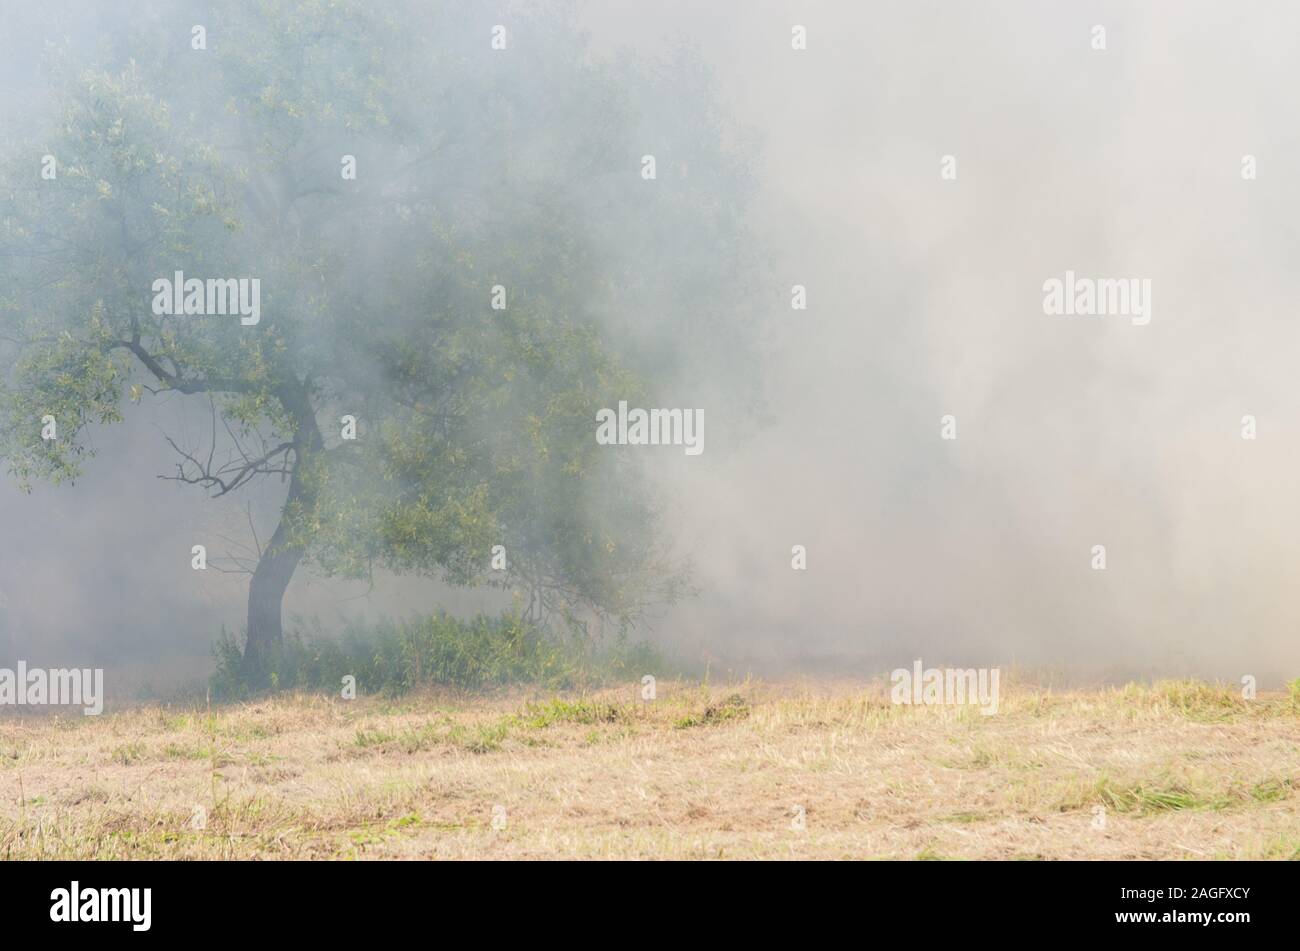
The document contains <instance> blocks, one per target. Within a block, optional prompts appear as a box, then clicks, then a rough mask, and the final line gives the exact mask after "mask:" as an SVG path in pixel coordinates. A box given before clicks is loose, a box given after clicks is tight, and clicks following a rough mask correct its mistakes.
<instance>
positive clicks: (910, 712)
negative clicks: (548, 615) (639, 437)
mask: <svg viewBox="0 0 1300 951" xmlns="http://www.w3.org/2000/svg"><path fill="white" fill-rule="evenodd" d="M640 689H641V688H640V685H639V684H629V685H628V686H626V687H623V688H620V689H608V690H602V691H596V692H592V693H588V694H585V695H578V694H570V695H563V696H556V695H553V694H548V693H546V692H543V691H540V690H527V691H522V690H511V691H504V692H497V693H493V694H491V695H488V696H483V695H470V694H463V693H448V692H433V693H419V694H410V695H406V696H402V697H399V698H396V699H393V698H382V697H361V698H358V699H356V700H352V701H347V700H343V699H341V698H329V697H322V696H310V695H302V694H291V695H281V696H278V697H275V698H273V699H268V700H261V701H257V702H252V703H244V704H231V705H217V704H213V705H212V706H211V707H210V709H209V708H207V707H205V706H204V705H202V704H200V705H198V706H195V707H190V708H185V707H177V706H143V707H136V708H133V709H128V710H121V711H117V712H108V713H105V714H104V715H102V716H100V717H83V716H81V715H79V714H78V715H75V716H69V715H67V714H62V715H60V716H58V717H53V716H37V717H32V716H27V717H22V718H18V717H14V716H12V715H6V716H4V717H0V857H3V858H8V859H28V858H45V857H48V858H105V859H108V858H113V859H117V858H180V859H200V858H201V859H209V858H262V859H276V858H364V859H380V858H408V859H409V858H420V859H424V858H429V859H433V858H438V859H457V858H484V859H505V858H672V859H686V858H721V859H742V858H998V859H1013V858H1014V859H1019V858H1033V859H1060V858H1090V859H1091V858H1131V859H1147V858H1162V859H1177V858H1204V857H1213V858H1289V859H1296V858H1300V697H1297V696H1296V695H1295V694H1294V693H1292V694H1266V693H1261V694H1260V695H1259V697H1258V698H1257V699H1254V700H1249V701H1248V700H1243V699H1242V698H1241V697H1240V695H1239V691H1237V690H1234V689H1231V688H1225V687H1216V686H1211V685H1207V684H1200V683H1195V682H1176V683H1160V684H1155V685H1152V686H1128V687H1121V688H1107V689H1098V690H1089V691H1073V692H1061V691H1050V690H1046V689H1042V688H1038V687H1034V686H1032V685H1028V684H1017V683H1012V684H1011V685H1010V686H1008V685H1007V683H1006V682H1005V681H1004V683H1003V685H1002V698H1001V705H1000V708H999V711H998V712H997V713H996V714H995V715H992V716H983V715H981V714H980V713H979V711H978V710H977V709H975V708H969V707H967V708H962V707H951V706H949V707H920V706H917V707H909V706H895V705H893V704H891V703H890V702H889V697H888V691H887V685H886V684H884V683H882V682H872V683H827V682H798V683H761V682H753V681H747V682H744V683H733V684H725V685H719V684H712V685H702V684H691V683H678V682H663V681H661V682H660V683H659V684H658V685H657V697H656V699H654V700H652V701H648V702H645V701H642V700H641V699H640Z"/></svg>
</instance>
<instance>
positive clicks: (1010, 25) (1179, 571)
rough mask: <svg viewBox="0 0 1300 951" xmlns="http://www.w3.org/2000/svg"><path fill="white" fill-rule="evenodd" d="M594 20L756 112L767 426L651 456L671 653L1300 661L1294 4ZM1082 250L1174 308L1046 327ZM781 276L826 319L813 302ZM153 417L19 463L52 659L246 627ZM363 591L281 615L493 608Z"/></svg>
mask: <svg viewBox="0 0 1300 951" xmlns="http://www.w3.org/2000/svg"><path fill="white" fill-rule="evenodd" d="M0 3H2V5H3V8H4V10H5V17H6V18H8V17H9V14H10V11H11V9H12V11H13V13H14V23H15V25H14V26H13V27H12V28H11V29H9V30H8V31H3V32H0V80H2V81H3V84H4V85H3V88H4V91H5V93H6V94H5V95H4V96H0V121H3V120H4V118H5V116H6V115H8V116H11V117H12V115H13V114H14V111H15V110H18V109H27V110H33V109H39V103H40V96H41V90H40V88H39V81H38V79H37V77H36V74H35V72H34V63H35V59H34V54H33V50H35V49H39V46H40V42H39V41H40V37H41V36H42V31H44V30H47V29H48V26H49V24H48V21H47V20H45V19H42V18H40V17H38V16H37V15H36V14H35V13H32V12H25V11H26V8H27V5H26V4H18V3H16V2H15V0H0ZM53 6H55V7H63V8H65V9H72V10H76V9H79V8H77V7H74V6H70V5H68V4H54V5H53ZM81 9H84V7H82V8H81ZM581 10H582V15H581V18H580V19H581V21H582V22H583V23H584V25H585V26H586V27H587V28H588V29H589V30H590V34H591V40H592V44H593V47H594V49H595V50H596V51H598V52H600V53H603V54H608V55H611V56H617V55H621V53H620V51H623V50H628V49H631V50H634V51H636V52H638V53H643V54H653V53H655V52H656V51H662V50H669V49H672V48H674V47H676V46H678V45H680V44H682V43H685V44H688V45H690V46H692V47H694V48H695V49H696V50H697V51H698V52H699V54H700V56H701V57H702V58H703V59H704V60H705V61H706V62H707V63H709V64H710V65H711V66H712V67H713V69H714V71H715V75H716V79H717V83H718V88H719V90H720V93H721V99H722V101H723V103H724V105H725V106H726V108H727V109H728V110H730V112H731V113H732V115H733V116H734V117H735V118H736V119H738V120H739V122H740V123H742V124H743V125H745V126H748V127H749V128H751V129H752V130H754V131H755V132H756V133H757V136H756V142H757V151H756V152H755V154H754V157H753V158H754V168H755V171H756V173H757V180H758V186H759V187H758V192H757V195H756V199H755V206H754V208H753V209H752V214H753V217H754V227H755V231H756V232H757V233H759V234H760V235H762V236H763V239H764V240H765V241H766V242H767V243H768V244H769V245H770V248H771V252H772V261H773V270H772V273H771V274H770V275H767V277H768V278H770V282H771V285H772V289H773V292H772V295H771V299H772V313H771V314H770V315H769V316H770V320H769V326H770V327H771V332H770V340H768V341H767V350H768V357H769V358H768V363H767V366H766V370H765V379H766V382H767V386H768V400H769V409H770V413H771V416H772V420H771V423H770V425H769V426H767V427H766V428H765V429H763V430H761V431H760V432H759V433H758V434H757V435H756V436H755V437H753V438H752V439H751V440H750V441H749V442H748V443H747V444H746V445H745V446H744V447H743V448H742V449H740V450H739V451H736V452H729V453H724V452H716V453H711V452H709V451H706V452H705V453H704V454H703V455H702V456H699V457H691V458H683V457H681V456H680V455H674V454H670V453H657V454H655V455H654V456H653V457H652V458H650V459H648V464H649V465H650V466H651V467H652V469H653V470H654V471H655V472H657V473H659V474H660V475H661V476H662V479H663V482H664V485H665V491H666V492H667V493H668V497H669V498H670V500H671V502H672V505H671V507H670V512H671V517H672V523H673V528H674V532H675V534H676V536H677V539H678V545H679V549H680V550H681V551H682V552H683V553H684V554H689V555H691V556H692V557H693V559H694V562H695V565H696V569H697V575H696V583H697V585H698V586H699V587H700V589H701V593H700V596H699V597H698V598H696V599H694V600H693V601H691V602H689V603H687V604H685V605H682V606H681V607H679V608H677V609H675V610H674V611H672V612H670V613H669V614H668V615H666V616H665V617H664V618H662V619H661V620H660V621H659V622H658V623H657V624H656V625H655V627H654V630H653V631H652V632H651V634H652V635H653V636H654V637H656V638H660V639H664V640H669V641H672V642H675V643H677V644H679V645H683V646H684V648H685V649H686V651H687V652H688V653H692V654H699V653H701V652H705V653H707V655H708V656H712V657H716V658H718V662H719V664H721V665H724V666H732V667H736V668H739V669H743V668H744V667H745V666H746V665H748V664H751V663H752V664H757V665H760V667H763V668H764V669H771V668H774V667H776V666H777V665H781V664H786V663H791V662H797V663H798V664H799V665H800V666H803V667H809V666H811V667H821V668H827V667H829V668H831V669H835V670H838V671H840V672H844V673H876V672H878V671H879V670H881V669H886V668H891V667H895V666H900V665H905V664H909V663H910V662H911V660H912V659H913V658H914V657H918V656H919V657H924V658H925V659H926V660H927V662H929V661H933V662H935V663H943V662H955V663H962V664H973V665H981V666H987V665H995V664H1002V663H1008V662H1012V661H1015V662H1018V663H1023V664H1026V665H1031V666H1039V665H1041V666H1048V667H1053V668H1058V669H1061V670H1063V671H1065V672H1067V673H1069V674H1072V675H1078V676H1089V675H1093V674H1114V675H1124V674H1131V673H1162V674H1180V673H1186V672H1193V671H1194V672H1198V673H1203V674H1211V675H1214V676H1220V677H1225V678H1232V679H1236V678H1238V677H1240V676H1241V675H1242V674H1246V673H1251V674H1254V675H1255V676H1257V677H1258V678H1259V680H1260V682H1261V684H1268V683H1275V682H1277V681H1278V680H1280V679H1282V678H1283V677H1286V678H1294V677H1296V676H1300V670H1298V669H1297V668H1298V667H1300V634H1298V633H1297V631H1298V630H1300V597H1297V596H1296V595H1295V593H1294V592H1295V590H1296V585H1295V583H1294V580H1293V577H1292V576H1293V575H1294V574H1295V573H1296V572H1297V571H1298V570H1300V557H1298V553H1297V547H1298V543H1297V540H1296V539H1297V518H1298V516H1300V503H1297V501H1296V498H1295V493H1294V492H1293V491H1291V490H1290V482H1291V477H1292V476H1293V475H1294V474H1295V473H1296V472H1297V462H1300V454H1298V453H1297V451H1296V448H1295V447H1296V446H1297V445H1300V442H1298V440H1300V399H1298V398H1297V394H1300V387H1298V386H1297V383H1296V375H1295V371H1294V368H1293V365H1294V363H1295V357H1294V354H1295V353H1296V352H1297V348H1298V347H1300V331H1297V328H1296V322H1295V318H1294V314H1293V310H1294V301H1295V300H1296V293H1295V285H1296V284H1297V283H1298V282H1300V274H1297V270H1296V268H1295V267H1294V265H1293V263H1292V262H1293V261H1294V260H1295V256H1296V251H1297V232H1296V225H1295V222H1296V221H1297V220H1298V217H1300V214H1298V213H1300V192H1298V191H1297V187H1296V184H1295V180H1294V172H1293V170H1294V169H1296V168H1300V130H1298V127H1297V125H1296V122H1295V121H1294V117H1295V116H1296V115H1297V114H1300V111H1298V110H1297V105H1298V103H1297V101H1296V100H1297V99H1298V98H1300V81H1298V80H1300V60H1297V58H1296V57H1295V55H1294V45H1295V37H1296V36H1297V35H1300V8H1297V7H1296V6H1295V5H1294V4H1288V3H1269V4H1265V3H1258V4H1252V3H1234V4H1225V3H1216V4H1211V3H1204V4H1201V3H1188V2H1177V3H1173V2H1170V3H1143V4H1140V5H1139V4H1130V3H1087V4H1070V5H1065V4H1045V3H1041V2H1038V3H1033V2H1025V3H998V2H976V3H957V2H942V3H938V2H937V3H905V4H896V3H889V4H886V3H869V2H856V0H854V2H850V0H808V2H803V3H777V2H753V0H745V2H739V0H730V2H713V3H709V2H702V0H694V2H669V0H661V2H658V3H654V4H644V3H634V2H623V0H600V2H591V3H588V4H585V5H583V6H582V7H581ZM20 13H21V15H19V14H20ZM86 16H87V17H89V16H90V15H89V14H86ZM96 16H98V17H101V18H111V14H97V15H96ZM73 22H74V23H75V19H74V21H73ZM87 23H102V20H95V19H94V18H90V19H86V20H83V22H82V26H83V27H85V28H86V29H92V27H86V24H87ZM795 24H799V25H804V26H806V28H807V38H808V39H807V45H808V48H807V49H806V50H793V49H791V28H792V26H793V25H795ZM1096 25H1101V26H1104V28H1105V31H1106V49H1105V50H1104V51H1099V50H1095V49H1093V48H1092V44H1093V27H1094V26H1096ZM113 26H114V27H115V28H117V29H129V24H114V25H113ZM93 28H100V27H93ZM522 40H523V41H526V38H522ZM4 64H7V65H4ZM1247 154H1249V155H1253V156H1255V157H1256V161H1257V169H1258V177H1257V179H1256V180H1253V181H1247V180H1243V177H1242V174H1241V169H1242V157H1243V156H1244V155H1247ZM945 155H951V156H953V157H954V158H955V160H956V170H957V177H956V180H943V179H942V178H941V176H940V163H941V159H942V157H943V156H945ZM1067 270H1072V271H1074V272H1075V273H1076V274H1077V275H1079V276H1085V277H1095V278H1139V279H1146V280H1149V281H1150V282H1151V288H1152V297H1151V302H1152V308H1151V321H1150V323H1149V324H1147V325H1145V326H1136V325H1134V324H1133V323H1132V322H1131V321H1130V320H1128V319H1126V318H1122V317H1117V316H1109V317H1083V316H1051V315H1047V314H1045V313H1044V309H1043V284H1044V281H1046V280H1048V279H1050V278H1053V277H1057V278H1061V277H1063V276H1064V274H1065V272H1066V271H1067ZM794 284H802V285H805V286H806V287H807V289H808V308H807V310H803V311H796V310H792V309H790V307H789V289H790V287H791V285H794ZM705 409H706V411H707V409H708V407H705ZM157 412H158V413H159V414H160V416H159V417H158V419H152V420H151V419H145V418H141V419H138V420H136V421H133V422H132V423H130V424H129V425H128V426H127V427H126V428H124V429H122V430H121V431H120V432H115V433H113V434H112V436H111V438H109V437H108V434H105V437H104V438H98V439H97V443H98V444H100V445H102V447H103V449H104V452H103V455H102V457H101V459H100V460H99V461H98V462H97V463H96V464H95V465H94V466H93V467H92V469H91V471H90V473H89V474H88V477H87V478H86V479H85V481H84V483H82V484H79V485H77V486H76V487H67V486H65V487H60V488H56V489H51V488H48V487H47V488H38V489H37V491H36V493H35V494H34V495H32V496H29V497H23V496H20V495H19V494H17V493H16V492H15V491H14V490H13V488H12V487H11V486H10V485H8V484H5V485H3V486H2V487H0V524H2V525H3V526H4V540H3V542H0V590H3V591H4V592H5V593H6V594H7V597H8V602H9V606H8V624H9V626H10V629H11V631H12V633H13V636H14V638H15V640H16V641H17V642H18V644H19V645H20V646H21V647H24V648H25V649H26V653H27V654H28V655H30V656H34V657H35V656H39V657H46V658H48V659H49V660H51V661H55V660H61V659H63V657H62V655H60V653H59V651H60V650H67V649H70V647H71V646H72V645H78V646H91V647H92V648H93V649H94V652H95V654H96V657H95V659H96V660H99V661H100V662H104V661H106V660H107V659H113V658H118V657H126V656H140V657H148V658H151V659H156V660H157V662H158V663H160V664H163V663H166V659H167V658H168V657H172V656H175V657H179V658H185V657H191V658H193V657H201V656H203V655H204V654H205V653H206V651H207V649H208V645H209V644H210V642H211V640H212V638H213V636H214V635H215V633H216V630H217V629H218V628H219V627H220V625H221V624H222V623H225V624H226V625H227V626H229V627H231V628H238V626H239V625H240V624H241V623H242V619H243V615H244V610H245V609H244V602H243V597H244V590H243V585H244V583H245V579H243V578H241V577H234V576H232V577H224V576H219V575H215V574H214V573H213V572H208V574H207V577H205V578H204V579H203V580H202V584H201V586H200V587H201V598H200V600H198V601H197V602H196V600H195V598H194V596H193V591H194V583H193V581H192V579H191V578H190V577H189V576H190V575H191V574H192V573H191V572H190V570H189V565H188V558H187V555H184V554H183V555H182V557H178V556H177V554H176V552H177V551H180V552H182V553H187V552H188V548H189V545H190V544H191V543H192V538H193V536H194V534H195V533H196V532H202V531H214V530H216V528H214V527H213V526H227V525H229V524H231V518H232V509H231V507H230V506H226V507H225V508H224V509H221V508H220V507H216V508H215V509H214V507H212V506H209V505H207V504H206V503H204V502H203V501H202V499H201V497H200V496H199V494H197V493H195V492H194V491H192V490H186V489H181V488H178V487H176V486H174V485H172V484H170V483H160V482H158V481H156V480H155V478H154V476H155V474H156V473H160V472H165V471H168V467H169V465H170V462H171V456H170V453H169V450H167V447H166V446H165V444H164V443H163V442H162V437H161V435H160V434H159V433H158V431H157V430H156V429H155V423H156V422H158V421H160V420H161V421H167V417H166V414H168V413H178V412H179V410H178V409H177V408H176V407H169V406H162V407H161V408H160V409H159V410H158V411H157ZM946 414H951V415H952V416H954V417H955V418H956V427H957V438H956V439H955V440H942V439H941V438H940V419H941V417H943V416H944V415H946ZM1246 414H1252V415H1254V416H1255V417H1256V419H1257V424H1258V438H1257V439H1255V440H1253V441H1252V440H1244V439H1242V438H1241V428H1242V422H1241V421H1242V417H1243V415H1246ZM172 422H175V420H172ZM728 425H729V421H728V420H727V419H725V418H724V419H719V418H718V417H717V416H713V415H711V416H709V418H708V426H709V428H710V429H711V430H718V429H725V428H726V427H727V426H728ZM265 498H266V499H270V500H274V498H275V496H274V493H273V492H272V493H271V494H270V495H267V496H266V497H265ZM240 504H241V503H235V508H234V510H233V511H234V513H235V514H237V513H238V511H239V508H238V506H239V505H240ZM796 544H799V545H804V546H806V548H807V553H808V567H807V570H806V571H795V570H792V568H791V564H790V562H791V546H792V545H796ZM1099 544H1100V545H1105V547H1106V553H1107V568H1106V570H1105V571H1094V570H1092V568H1091V565H1090V562H1091V559H1092V548H1093V546H1094V545H1099ZM363 591H364V587H363V586H361V585H357V584H342V583H337V582H329V581H316V580H312V579H310V578H309V577H308V576H307V575H306V574H305V573H303V574H301V575H300V576H299V578H298V579H297V580H296V581H295V583H294V587H293V588H292V589H291V597H290V602H291V603H290V605H289V610H291V611H292V610H294V609H298V610H308V611H317V612H319V613H321V615H322V616H323V617H325V618H329V617H331V616H333V614H336V613H337V611H338V610H340V609H342V610H353V609H354V608H358V607H361V606H363V605H367V604H368V606H369V609H370V610H372V611H376V612H383V611H385V610H389V609H393V608H397V610H395V611H394V613H406V612H407V611H409V610H413V609H416V608H422V609H427V608H431V607H433V606H435V605H438V604H450V605H451V606H453V607H455V608H457V609H459V610H472V609H473V608H474V607H475V606H477V605H479V604H481V603H486V602H484V601H483V600H482V599H481V598H478V597H477V596H475V597H471V598H468V599H466V598H465V597H464V596H458V595H454V594H452V593H449V592H446V591H445V590H443V589H442V588H441V587H440V586H438V585H436V584H434V583H432V582H429V581H407V582H404V583H402V584H400V585H391V584H387V583H386V584H385V586H384V587H383V588H381V590H380V591H379V592H378V593H377V594H375V595H372V596H371V597H370V598H369V600H368V601H350V600H345V599H348V598H354V597H356V596H357V595H360V594H361V593H363Z"/></svg>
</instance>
